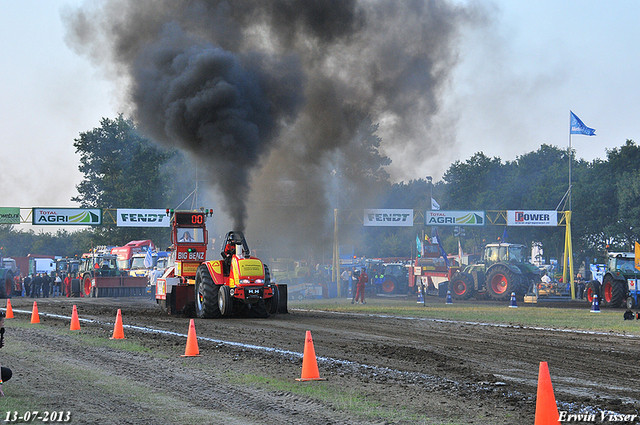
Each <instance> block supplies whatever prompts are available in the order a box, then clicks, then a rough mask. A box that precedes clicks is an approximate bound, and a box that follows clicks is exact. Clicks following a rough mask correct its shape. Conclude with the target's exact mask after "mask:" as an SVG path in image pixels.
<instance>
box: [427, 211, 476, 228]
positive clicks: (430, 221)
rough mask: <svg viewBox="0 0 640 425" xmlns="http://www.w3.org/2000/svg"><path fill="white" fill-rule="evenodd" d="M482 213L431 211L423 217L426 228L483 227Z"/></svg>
mask: <svg viewBox="0 0 640 425" xmlns="http://www.w3.org/2000/svg"><path fill="white" fill-rule="evenodd" d="M484 222H485V219H484V211H440V210H438V211H432V210H429V211H427V212H426V213H425V215H424V224H425V225H426V226H484Z"/></svg>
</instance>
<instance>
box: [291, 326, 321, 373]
mask: <svg viewBox="0 0 640 425" xmlns="http://www.w3.org/2000/svg"><path fill="white" fill-rule="evenodd" d="M296 381H325V379H323V378H320V372H319V371H318V361H317V360H316V350H314V348H313V339H311V331H307V336H306V338H305V340H304V353H302V376H301V377H300V378H296Z"/></svg>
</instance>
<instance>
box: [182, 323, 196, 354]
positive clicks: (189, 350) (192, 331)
mask: <svg viewBox="0 0 640 425" xmlns="http://www.w3.org/2000/svg"><path fill="white" fill-rule="evenodd" d="M197 356H200V349H198V337H197V336H196V322H195V321H194V320H193V319H191V321H189V332H188V333H187V346H186V348H185V349H184V354H183V355H182V356H181V357H197Z"/></svg>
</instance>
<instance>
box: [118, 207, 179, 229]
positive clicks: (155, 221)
mask: <svg viewBox="0 0 640 425" xmlns="http://www.w3.org/2000/svg"><path fill="white" fill-rule="evenodd" d="M116 214H117V216H118V218H117V220H116V221H117V225H118V227H169V225H170V223H169V216H168V215H167V210H159V209H126V208H118V210H117V213H116Z"/></svg>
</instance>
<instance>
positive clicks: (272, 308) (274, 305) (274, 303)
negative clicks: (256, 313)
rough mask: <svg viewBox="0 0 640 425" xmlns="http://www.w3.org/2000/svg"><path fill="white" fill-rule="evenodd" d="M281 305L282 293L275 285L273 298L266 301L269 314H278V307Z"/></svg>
mask: <svg viewBox="0 0 640 425" xmlns="http://www.w3.org/2000/svg"><path fill="white" fill-rule="evenodd" d="M279 304H280V291H278V287H277V286H276V285H273V296H272V297H271V298H267V299H266V300H264V305H265V307H266V309H267V312H268V313H269V314H276V313H277V312H278V305H279Z"/></svg>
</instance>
